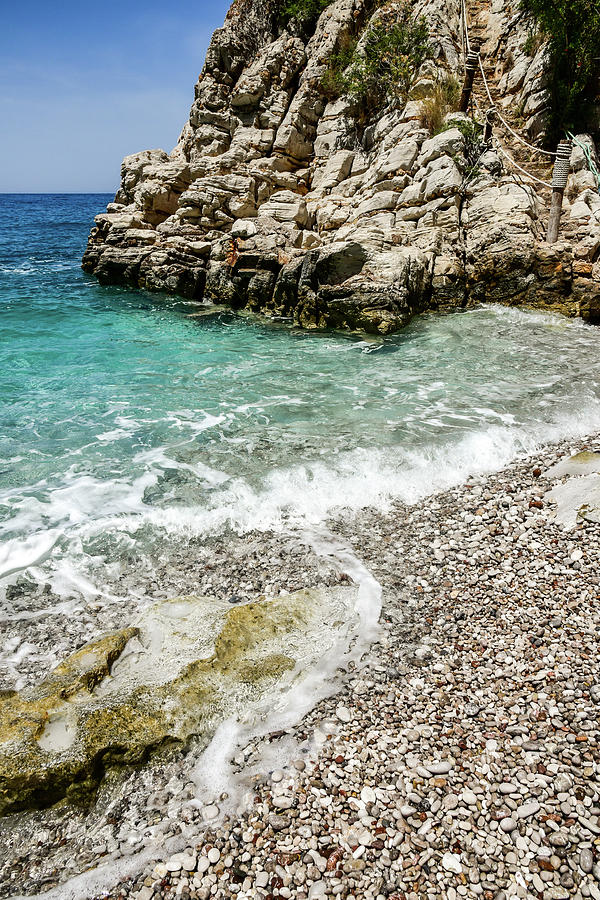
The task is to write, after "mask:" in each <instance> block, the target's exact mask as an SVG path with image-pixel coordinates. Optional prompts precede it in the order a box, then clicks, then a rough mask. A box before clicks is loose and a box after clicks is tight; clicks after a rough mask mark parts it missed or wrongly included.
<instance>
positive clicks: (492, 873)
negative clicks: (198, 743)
mask: <svg viewBox="0 0 600 900" xmlns="http://www.w3.org/2000/svg"><path fill="white" fill-rule="evenodd" d="M598 446H599V442H598V440H597V439H595V438H590V439H588V440H587V441H585V442H579V443H577V444H575V443H569V444H565V443H563V444H561V445H557V446H554V447H551V448H546V449H545V450H544V451H543V452H542V453H539V454H537V455H536V456H535V457H531V458H528V459H524V460H520V461H519V462H517V463H516V464H513V465H511V466H510V467H508V468H506V469H504V470H503V471H501V472H499V473H496V474H492V475H488V476H477V477H476V478H473V479H471V480H470V481H469V483H467V484H465V485H463V486H461V487H459V488H456V489H454V490H450V491H447V492H445V493H443V494H438V495H435V496H433V497H430V498H428V499H426V500H424V501H422V502H421V503H419V504H416V505H414V506H403V505H401V504H395V505H394V506H393V507H392V509H391V510H386V511H385V512H383V513H382V512H377V511H375V510H373V509H368V510H365V511H363V512H362V513H359V514H358V515H354V516H353V517H352V518H349V517H345V516H343V515H341V516H340V517H339V518H338V519H337V520H335V521H332V522H331V523H330V526H331V530H332V531H333V532H334V533H335V534H337V535H339V536H340V537H341V538H342V539H344V540H345V541H347V542H348V544H349V545H351V546H353V547H354V548H355V550H356V551H357V553H358V554H359V555H360V557H361V559H362V561H363V562H364V564H365V566H366V567H367V568H368V569H369V570H370V571H371V572H372V573H373V575H374V576H375V578H377V580H378V581H379V583H380V584H381V586H382V589H383V608H382V614H381V620H380V628H379V632H378V635H377V639H376V641H375V642H374V643H373V644H372V646H371V648H370V650H369V652H368V653H367V654H366V655H365V656H364V657H363V658H362V660H360V661H359V662H358V663H357V664H356V665H354V664H350V666H348V669H347V670H346V671H344V672H342V673H339V674H340V681H339V685H338V689H337V690H336V691H335V692H334V693H332V695H331V696H329V697H326V698H325V699H323V700H321V701H319V702H318V703H317V704H316V706H314V708H313V709H312V710H311V711H310V712H309V713H308V715H306V716H305V717H304V718H303V719H302V720H301V721H300V722H299V723H298V724H297V725H296V726H295V727H293V728H286V729H284V730H282V731H275V732H271V733H269V734H266V735H264V736H263V737H261V738H256V739H254V740H252V741H250V743H249V744H248V745H247V746H246V747H244V748H243V749H242V751H241V752H240V753H238V755H237V756H236V759H235V761H234V765H235V768H236V769H237V771H238V772H241V773H243V772H244V771H246V772H251V773H252V774H251V775H250V776H248V777H247V782H248V786H249V791H247V792H246V795H245V800H244V803H240V804H239V805H238V807H237V809H236V810H235V812H232V811H231V810H229V812H227V803H226V802H224V803H223V807H222V809H220V807H219V798H217V802H216V803H215V804H214V805H213V807H212V808H208V809H207V808H205V809H204V810H202V811H201V815H197V814H198V810H196V811H195V813H192V814H190V815H188V816H187V817H186V816H185V815H184V816H183V817H182V816H181V809H182V807H181V805H180V806H179V807H177V809H178V810H179V813H178V814H177V815H176V816H175V817H173V813H172V820H171V822H170V828H169V832H168V834H169V836H170V843H168V842H167V841H166V840H165V842H164V845H163V852H161V847H160V845H157V846H155V848H154V852H153V854H152V859H150V860H149V861H148V862H147V864H146V865H145V867H144V871H143V872H142V874H141V875H140V874H137V875H132V876H127V875H125V876H123V875H121V876H120V880H119V881H118V883H117V880H116V879H115V884H114V886H113V888H112V889H110V890H102V891H100V892H96V893H95V896H96V897H97V898H98V900H99V898H106V897H110V898H116V897H131V898H137V900H158V898H171V897H183V898H198V900H208V898H210V897H214V898H223V900H224V898H229V897H235V898H238V900H249V898H264V900H271V898H275V897H283V898H298V900H306V898H308V900H318V898H325V897H341V898H349V900H352V898H356V900H359V898H360V900H363V898H364V900H384V898H390V900H422V898H425V897H429V898H437V897H442V898H449V900H454V898H456V897H483V898H485V900H503V898H510V897H522V898H526V897H536V898H542V900H563V898H564V900H567V898H571V897H573V898H580V897H594V898H598V897H600V818H599V817H600V786H599V782H598V772H599V768H598V767H599V758H598V737H599V727H598V709H599V707H598V704H599V703H600V673H599V664H598V653H597V644H598V638H599V635H600V615H599V611H598V596H599V592H600V573H599V571H598V559H599V554H600V540H599V532H598V525H597V524H595V523H594V522H592V521H585V520H581V521H579V522H578V523H577V524H576V525H575V526H574V527H565V526H563V525H561V524H557V523H556V522H555V521H554V520H553V512H554V504H553V502H552V500H551V499H548V497H547V496H546V493H547V491H548V490H549V489H550V488H551V487H552V486H553V485H555V484H556V482H557V479H556V478H554V479H553V480H549V479H548V477H547V473H548V469H549V467H550V466H552V465H553V464H554V463H555V462H556V461H557V460H559V459H560V458H563V457H568V456H569V455H570V454H571V453H574V452H577V451H580V450H582V449H587V450H594V449H595V448H598ZM269 540H272V541H275V538H274V537H273V538H268V539H267V542H268V541H269ZM275 542H276V541H275ZM271 549H272V548H271ZM273 558H274V557H273ZM262 559H263V561H264V562H263V566H262V569H263V571H262V577H264V578H265V579H268V578H269V577H271V575H272V573H269V571H268V570H269V566H270V565H271V564H270V563H269V562H268V560H269V556H268V554H265V555H263V557H262ZM297 561H298V562H299V563H301V565H302V570H301V571H302V574H300V571H299V570H298V569H296V575H295V576H292V575H291V573H289V574H288V577H289V578H292V577H295V580H296V581H297V582H298V583H300V584H301V583H302V581H303V579H308V580H314V579H315V578H316V577H317V575H318V566H317V564H316V562H314V561H312V560H311V559H310V558H307V559H306V560H304V559H303V560H300V559H299V558H298V557H297ZM259 568H260V567H259ZM218 576H219V567H218V566H217V567H216V570H214V571H213V572H212V573H211V576H210V577H211V578H212V579H213V581H214V580H215V579H217V580H218ZM319 577H321V578H322V579H324V580H325V581H326V580H327V579H329V580H333V579H334V578H335V577H337V578H338V579H343V578H344V573H341V574H340V573H338V574H337V576H335V575H334V573H333V572H329V573H327V572H325V573H324V572H323V570H322V567H321V571H320V575H319ZM294 586H296V585H294ZM282 587H283V588H285V584H282ZM279 747H281V748H282V750H281V752H278V748H279ZM273 760H276V761H277V762H278V763H279V765H277V767H273ZM257 761H258V764H257ZM253 762H254V766H252V763H253ZM169 766H171V769H169ZM173 767H175V769H173ZM164 771H165V772H166V773H167V774H169V780H168V782H167V783H166V784H165V785H164V786H163V789H162V791H156V790H155V791H154V792H153V794H152V795H151V797H149V794H148V790H146V792H145V793H144V791H143V790H142V789H141V788H140V787H139V786H138V788H137V793H136V792H135V791H133V790H132V792H131V795H130V803H129V806H128V805H127V803H123V804H122V805H121V807H120V810H117V811H116V812H115V817H114V821H113V822H112V825H110V826H105V827H106V828H107V829H108V831H111V829H112V834H113V836H114V835H116V836H117V839H116V840H113V841H112V843H111V842H110V841H109V843H108V845H107V844H104V845H102V844H101V842H99V840H98V837H97V836H96V838H95V848H94V852H92V848H88V852H87V856H86V857H85V859H87V866H91V865H97V864H99V863H101V862H102V858H103V857H106V855H107V854H108V853H109V852H110V851H112V852H113V853H114V851H115V847H117V848H118V846H119V841H118V836H119V834H120V835H121V837H125V839H127V837H128V833H127V827H126V826H127V823H129V826H130V827H133V826H134V825H136V826H137V827H138V829H141V830H140V834H139V837H140V840H141V842H142V844H143V842H144V826H146V827H147V829H148V828H149V830H146V832H145V834H146V839H148V836H149V835H150V834H151V833H152V834H153V835H154V836H156V831H154V832H153V831H152V828H150V826H149V824H148V823H149V816H148V811H147V809H144V804H145V805H146V807H148V806H151V803H150V801H152V802H153V803H154V815H155V818H156V817H157V815H158V818H160V817H161V816H162V817H165V816H166V817H168V809H169V808H170V809H171V810H173V809H175V808H176V807H175V806H174V805H173V804H174V802H175V801H176V800H177V799H178V798H179V800H180V801H181V800H183V801H185V800H186V798H187V799H188V801H189V798H190V797H191V796H192V794H193V791H192V790H191V785H190V784H189V783H188V782H186V778H185V756H183V755H182V756H181V758H180V759H177V760H176V761H174V762H173V761H172V762H170V763H167V764H165V768H164ZM174 771H175V773H176V774H175V775H174V774H173V772H174ZM177 773H179V774H178V776H177ZM155 787H156V786H155ZM222 799H223V800H224V801H226V799H227V798H226V797H225V795H223V798H222ZM135 803H137V804H138V806H135ZM132 804H133V805H132ZM161 805H162V808H161ZM184 806H185V804H184ZM189 808H191V809H193V804H192V806H191V807H189ZM223 810H225V811H226V814H225V815H223ZM38 815H40V816H41V815H42V814H38ZM150 824H151V823H150ZM88 825H89V822H88ZM3 828H4V829H6V825H4V826H3ZM69 829H70V831H69ZM84 833H85V817H84V816H83V814H82V816H81V818H80V821H79V824H78V825H77V824H73V820H70V819H68V818H65V816H64V815H63V817H62V818H60V819H59V820H57V822H56V823H55V826H54V831H51V833H46V835H45V836H46V844H45V846H42V847H41V848H39V849H38V850H37V854H36V853H35V852H31V848H29V849H28V852H27V853H25V852H23V845H18V841H17V840H15V838H14V834H18V829H17V831H16V832H14V833H13V839H12V840H10V839H9V840H8V843H7V837H6V833H5V834H4V835H3V838H4V841H5V845H4V851H3V857H4V858H3V860H2V863H3V865H2V880H3V882H4V884H5V886H7V887H8V890H7V888H6V887H5V889H4V890H3V891H2V893H3V895H4V896H16V894H15V890H14V887H18V888H19V889H20V891H23V888H24V887H25V888H26V890H25V891H24V893H27V894H29V893H33V892H34V891H35V890H40V889H41V887H42V884H45V885H47V886H48V887H51V886H52V885H53V884H56V882H57V881H59V880H60V877H61V876H60V873H58V872H57V871H56V869H55V870H54V872H52V869H51V866H52V862H53V860H54V865H55V866H56V860H57V859H58V857H57V856H56V853H54V855H53V854H52V853H48V844H54V845H55V846H56V845H60V842H61V841H62V842H63V846H64V845H66V850H67V851H69V852H70V853H71V854H72V852H73V851H74V849H75V846H74V844H73V842H74V841H77V840H78V839H81V835H82V834H84ZM22 837H23V835H22ZM125 842H126V840H125V841H124V842H123V843H125ZM91 843H92V844H94V840H92V841H91ZM134 843H135V842H134ZM19 849H20V851H21V852H19ZM122 849H123V852H125V850H124V848H122ZM166 850H170V851H173V850H174V852H165V851H166ZM129 852H131V850H130V851H129ZM36 855H37V857H38V858H37V859H36ZM118 855H120V854H119V850H118V849H117V856H118ZM115 872H118V869H115ZM11 884H12V886H13V889H12V890H11V887H10V885H11ZM55 890H56V891H58V892H59V893H54V892H53V894H52V896H57V897H71V896H72V897H77V896H90V894H86V893H85V892H84V891H85V888H84V887H82V886H81V883H80V886H79V887H77V886H76V882H73V883H72V886H71V887H69V883H67V885H66V886H65V885H63V886H62V887H61V886H60V885H59V887H58V888H56V889H55ZM61 891H62V893H61ZM78 891H79V893H78ZM17 893H19V892H17Z"/></svg>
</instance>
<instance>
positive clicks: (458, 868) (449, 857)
mask: <svg viewBox="0 0 600 900" xmlns="http://www.w3.org/2000/svg"><path fill="white" fill-rule="evenodd" d="M442 865H443V867H444V869H446V871H447V872H454V873H455V875H460V873H461V872H462V870H463V867H462V864H461V861H460V857H459V856H458V855H457V854H456V853H444V855H443V856H442Z"/></svg>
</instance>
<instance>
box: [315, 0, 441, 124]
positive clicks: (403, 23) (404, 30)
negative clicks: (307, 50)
mask: <svg viewBox="0 0 600 900" xmlns="http://www.w3.org/2000/svg"><path fill="white" fill-rule="evenodd" d="M430 55H431V46H430V44H429V28H428V26H427V22H426V21H425V19H424V18H423V17H420V18H415V17H414V16H413V14H412V11H411V8H410V6H409V4H408V3H401V4H398V5H396V6H394V7H390V8H386V9H384V10H382V11H381V12H380V13H379V15H378V17H377V18H376V20H375V21H374V22H371V24H369V25H368V26H367V29H366V32H365V34H364V36H363V37H362V39H361V40H360V42H359V43H358V44H357V46H356V47H355V48H353V52H352V54H351V56H350V58H348V57H347V56H345V55H344V56H340V57H339V58H337V59H334V60H333V61H332V67H330V75H329V79H330V81H332V80H333V82H334V84H335V85H336V87H337V88H338V89H339V92H340V93H341V94H347V95H348V96H350V97H352V98H353V99H355V100H356V101H357V103H360V104H362V105H363V108H365V109H366V111H368V112H372V111H373V110H375V109H377V108H378V107H380V106H381V104H382V103H383V102H384V101H386V100H391V99H392V98H394V97H398V98H400V99H402V100H403V101H405V100H406V98H407V95H408V92H409V90H410V87H411V85H412V83H413V81H414V79H415V76H416V74H417V72H418V70H419V68H420V66H421V65H422V63H423V62H424V61H425V60H426V59H427V57H429V56H430ZM340 62H343V63H344V64H345V65H346V68H345V70H344V71H341V72H340V70H339V65H340Z"/></svg>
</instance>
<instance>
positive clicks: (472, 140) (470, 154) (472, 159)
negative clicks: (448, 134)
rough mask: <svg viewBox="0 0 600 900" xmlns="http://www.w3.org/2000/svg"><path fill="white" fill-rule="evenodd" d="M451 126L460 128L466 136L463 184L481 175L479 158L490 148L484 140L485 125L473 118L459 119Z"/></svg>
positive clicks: (464, 136)
mask: <svg viewBox="0 0 600 900" xmlns="http://www.w3.org/2000/svg"><path fill="white" fill-rule="evenodd" d="M448 127H449V128H458V130H459V131H460V133H461V134H462V136H463V138H464V143H463V148H462V152H463V156H464V164H463V165H462V170H463V185H465V184H466V183H467V182H469V181H471V180H472V179H473V178H477V176H478V175H479V160H480V159H481V156H482V154H483V153H485V151H486V150H487V149H488V148H487V145H486V144H485V143H484V141H483V127H482V126H481V125H480V124H479V123H478V122H475V121H474V120H473V119H467V120H465V119H462V120H461V119H457V120H456V121H455V122H452V123H451V124H450V125H449V126H448Z"/></svg>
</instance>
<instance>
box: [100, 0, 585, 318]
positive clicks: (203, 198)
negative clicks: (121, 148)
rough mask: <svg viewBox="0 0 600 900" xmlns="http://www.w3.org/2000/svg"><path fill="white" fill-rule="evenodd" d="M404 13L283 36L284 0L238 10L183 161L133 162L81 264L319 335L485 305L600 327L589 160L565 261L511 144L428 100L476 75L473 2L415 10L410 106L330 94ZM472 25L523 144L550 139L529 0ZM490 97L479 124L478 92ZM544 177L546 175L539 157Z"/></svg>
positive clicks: (339, 1)
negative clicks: (330, 78)
mask: <svg viewBox="0 0 600 900" xmlns="http://www.w3.org/2000/svg"><path fill="white" fill-rule="evenodd" d="M395 5H396V6H397V5H398V2H397V0H394V2H392V3H388V4H386V5H385V6H384V7H382V6H381V4H379V3H375V2H373V0H333V2H331V3H330V4H329V6H327V8H326V9H325V10H324V12H323V13H322V14H321V16H320V18H319V19H318V21H317V22H316V23H314V24H313V25H312V26H310V27H306V26H303V25H302V24H298V23H297V22H295V21H294V20H293V19H292V20H291V21H288V22H287V23H286V24H282V21H283V20H282V17H281V6H282V3H281V2H278V0H235V2H234V3H233V5H232V7H231V9H230V10H229V13H228V15H227V19H226V21H225V25H224V27H223V28H221V29H219V30H217V31H216V32H215V34H214V36H213V39H212V42H211V44H210V47H209V50H208V53H207V56H206V62H205V65H204V69H203V71H202V74H201V76H200V78H199V81H198V83H197V85H196V89H195V100H194V103H193V106H192V109H191V112H190V117H189V121H188V122H187V123H186V125H185V126H184V128H183V131H182V133H181V136H180V138H179V142H178V144H177V146H176V147H175V149H174V150H173V152H172V153H171V154H170V155H168V154H167V153H165V152H164V151H162V150H148V151H144V152H142V153H137V154H134V155H133V156H129V157H127V158H126V159H125V160H124V162H123V166H122V170H121V187H120V189H119V191H118V192H117V195H116V197H115V202H114V203H111V204H109V206H108V209H107V211H106V213H103V214H102V215H99V216H98V217H97V218H96V227H95V228H94V229H93V230H92V232H91V235H90V239H89V244H88V248H87V250H86V253H85V256H84V260H83V267H84V269H85V270H86V271H89V272H93V273H95V274H96V275H97V277H98V279H99V280H100V281H101V282H103V283H118V284H131V285H136V286H140V287H142V288H145V289H147V290H152V291H167V292H171V293H178V294H182V295H184V296H185V297H189V298H195V299H198V300H201V299H204V300H205V301H206V302H218V303H224V304H227V305H229V306H231V307H233V308H236V309H239V308H242V307H246V308H249V309H251V310H255V311H257V312H261V313H264V314H266V315H268V316H272V317H277V318H289V319H291V320H293V321H294V322H296V323H298V324H300V325H302V326H304V327H324V326H334V327H345V328H363V329H366V330H367V331H371V332H380V333H387V332H390V331H393V330H394V329H396V328H399V327H401V326H402V325H404V324H405V323H406V322H407V321H408V319H409V318H410V316H411V315H413V314H414V313H416V312H420V311H423V310H427V309H444V308H452V307H459V306H465V305H468V304H471V303H477V302H479V301H481V300H491V301H499V302H508V303H524V304H529V305H536V306H542V307H547V308H551V309H559V310H561V311H563V312H566V313H568V314H570V315H576V314H582V315H584V316H585V317H586V318H588V319H590V320H592V321H596V320H597V319H600V260H599V252H600V195H599V194H598V192H597V191H596V189H595V182H594V179H593V177H592V175H591V173H589V172H587V170H586V164H585V158H584V155H583V153H582V151H581V150H580V149H579V148H576V150H575V151H574V155H573V159H572V163H573V166H574V171H575V174H573V175H571V177H570V183H569V186H568V189H567V193H566V196H565V206H564V212H563V225H562V230H561V241H560V242H559V243H557V244H555V245H553V246H549V245H548V244H546V243H545V242H544V240H543V235H544V233H545V226H546V217H547V208H548V192H547V191H546V192H544V190H543V189H541V192H540V188H539V186H536V185H535V183H534V182H531V181H529V180H527V179H525V178H524V177H523V176H521V174H520V173H519V172H518V171H517V170H516V169H514V168H513V167H512V166H511V165H510V164H509V163H506V161H505V158H504V156H502V155H499V153H498V147H497V144H496V143H492V144H490V145H488V146H487V147H485V146H483V145H482V143H481V140H480V137H479V136H478V135H477V133H475V135H471V134H470V132H469V127H470V126H469V124H468V122H466V121H465V117H462V118H461V116H460V115H453V114H452V113H450V115H449V116H446V120H445V122H444V123H442V124H443V125H445V126H446V127H445V130H438V129H439V125H438V129H435V130H437V133H435V134H432V133H431V132H432V131H433V130H434V129H433V128H432V126H431V122H430V121H428V115H427V110H428V109H431V103H432V102H435V101H432V99H431V98H432V97H433V98H435V97H436V96H438V95H439V93H440V91H439V88H440V85H444V84H447V83H448V80H449V78H450V77H451V76H455V77H456V78H457V79H461V80H462V72H463V34H462V30H461V5H460V2H459V0H419V2H416V3H414V2H413V3H411V5H412V7H413V11H414V14H415V15H423V16H424V17H425V18H426V21H427V24H428V26H429V30H430V41H431V48H432V49H431V53H430V54H429V57H428V58H427V60H426V61H425V62H424V63H423V64H422V65H421V66H420V68H419V70H418V72H416V73H415V75H414V78H413V81H412V85H411V87H410V91H409V93H408V95H407V96H405V97H403V98H402V101H399V99H398V97H394V98H393V99H391V100H389V101H388V102H387V103H386V104H385V105H384V106H383V107H381V108H379V109H377V110H368V109H366V110H365V109H364V108H363V109H357V104H356V102H355V101H353V100H352V98H351V97H348V96H344V95H343V94H342V95H341V96H338V97H337V98H335V97H334V98H333V99H331V93H330V92H328V91H327V90H326V89H325V87H324V76H325V75H326V73H327V70H328V67H330V65H331V60H332V58H335V54H336V53H339V52H340V51H341V50H343V49H344V48H345V47H348V46H349V45H350V43H351V41H352V40H358V51H359V52H360V47H361V37H362V36H364V34H365V33H366V31H368V28H369V27H370V24H369V23H371V24H372V23H373V22H374V21H376V19H377V17H378V16H381V15H382V9H383V10H386V9H388V10H389V8H390V7H394V6H395ZM471 14H473V15H474V17H475V19H476V27H478V28H479V32H480V35H481V38H482V40H483V47H482V55H483V58H484V65H485V68H486V70H487V72H488V75H489V79H490V83H491V85H492V90H493V91H494V100H495V102H496V103H497V105H498V107H499V108H501V109H503V110H504V112H505V114H513V116H514V115H516V112H515V111H518V116H519V125H520V126H521V129H522V133H523V134H524V135H525V136H529V137H530V138H531V139H534V140H537V139H539V136H540V133H541V132H542V131H543V128H544V116H545V110H546V107H547V95H546V92H545V89H544V71H545V68H544V67H545V55H544V54H545V50H544V47H543V46H541V47H539V48H538V50H537V52H536V54H535V57H531V56H528V55H527V53H526V52H525V49H524V48H525V47H526V46H527V36H528V33H529V32H528V23H527V21H526V20H525V19H524V18H523V14H522V13H520V12H519V8H518V3H517V2H516V0H492V3H491V5H490V6H489V7H487V5H485V6H482V7H480V8H478V9H476V10H475V11H473V10H471ZM475 101H476V102H475V109H474V114H475V116H478V117H479V118H480V119H481V118H482V117H483V115H484V112H485V109H484V108H483V106H484V103H485V102H487V101H486V98H485V95H484V94H483V93H482V90H481V87H479V88H477V91H476V94H475ZM513 121H514V118H513ZM428 126H429V127H428ZM504 137H506V138H507V139H508V140H509V141H510V139H511V138H510V135H508V134H506V135H504ZM505 146H506V144H505ZM509 146H510V145H509ZM519 158H521V159H522V157H519ZM549 162H550V163H551V161H550V160H549ZM532 165H533V163H532ZM532 171H535V172H536V173H537V175H538V177H539V175H540V174H541V175H543V176H544V170H543V169H542V167H540V165H539V162H538V163H537V164H536V165H535V166H534V169H533V170H532ZM549 173H550V174H551V170H548V169H546V170H545V180H549Z"/></svg>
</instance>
